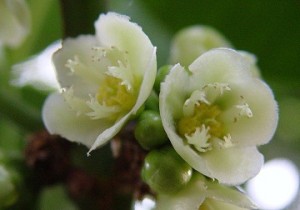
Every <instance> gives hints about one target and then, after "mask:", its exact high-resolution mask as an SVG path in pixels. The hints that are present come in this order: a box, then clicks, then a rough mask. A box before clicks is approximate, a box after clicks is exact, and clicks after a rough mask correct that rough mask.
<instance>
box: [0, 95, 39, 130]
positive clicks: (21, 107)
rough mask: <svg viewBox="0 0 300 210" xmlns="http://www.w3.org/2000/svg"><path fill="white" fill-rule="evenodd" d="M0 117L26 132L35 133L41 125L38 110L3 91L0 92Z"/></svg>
mask: <svg viewBox="0 0 300 210" xmlns="http://www.w3.org/2000/svg"><path fill="white" fill-rule="evenodd" d="M0 116H3V117H6V118H8V119H9V120H11V121H13V122H14V123H16V124H17V125H19V126H20V127H21V128H23V129H25V130H28V131H36V130H37V129H41V128H42V125H43V124H42V120H41V114H40V111H39V110H37V109H34V108H33V107H32V106H30V105H28V104H26V103H25V102H24V101H23V100H21V99H20V98H18V97H17V96H16V95H13V94H9V93H8V92H6V91H3V90H0Z"/></svg>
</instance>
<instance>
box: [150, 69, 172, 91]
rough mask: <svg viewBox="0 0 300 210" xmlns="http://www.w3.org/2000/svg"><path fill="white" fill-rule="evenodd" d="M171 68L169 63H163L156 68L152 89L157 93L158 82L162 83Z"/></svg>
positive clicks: (158, 88)
mask: <svg viewBox="0 0 300 210" xmlns="http://www.w3.org/2000/svg"><path fill="white" fill-rule="evenodd" d="M171 68H172V66H171V65H165V66H162V67H160V68H159V69H158V72H157V74H156V78H155V83H154V90H155V91H156V92H157V93H159V92H160V83H162V82H163V81H164V80H165V77H166V76H167V75H168V74H169V72H170V70H171Z"/></svg>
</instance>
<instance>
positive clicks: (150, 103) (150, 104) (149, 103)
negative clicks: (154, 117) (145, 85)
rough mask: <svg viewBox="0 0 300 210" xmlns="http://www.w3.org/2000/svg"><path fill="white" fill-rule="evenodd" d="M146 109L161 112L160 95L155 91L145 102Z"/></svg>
mask: <svg viewBox="0 0 300 210" xmlns="http://www.w3.org/2000/svg"><path fill="white" fill-rule="evenodd" d="M145 107H146V109H147V110H149V109H150V110H154V111H157V112H159V104H158V95H157V94H156V93H155V91H153V90H152V92H151V94H150V96H149V98H148V99H147V100H146V102H145Z"/></svg>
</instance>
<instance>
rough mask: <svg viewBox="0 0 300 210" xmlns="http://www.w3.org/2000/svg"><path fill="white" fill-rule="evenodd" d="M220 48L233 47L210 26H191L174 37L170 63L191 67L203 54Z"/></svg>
mask: <svg viewBox="0 0 300 210" xmlns="http://www.w3.org/2000/svg"><path fill="white" fill-rule="evenodd" d="M218 47H231V44H230V42H229V41H227V40H226V38H225V37H224V36H223V35H222V34H220V33H219V32H218V31H217V30H215V29H214V28H212V27H210V26H204V25H195V26H190V27H187V28H184V29H182V30H180V31H179V32H178V33H177V34H176V35H175V36H174V38H173V40H172V42H171V49H170V63H172V64H176V63H180V64H181V65H183V66H189V65H190V64H191V63H192V62H193V61H194V60H195V59H196V58H197V57H198V56H200V55H201V54H203V53H205V52H206V51H208V50H211V49H213V48H218Z"/></svg>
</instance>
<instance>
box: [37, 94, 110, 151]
mask: <svg viewBox="0 0 300 210" xmlns="http://www.w3.org/2000/svg"><path fill="white" fill-rule="evenodd" d="M42 116H43V121H44V124H45V126H46V128H47V130H48V131H49V132H50V133H51V134H59V135H61V136H62V137H64V138H66V139H68V140H70V141H74V142H78V143H81V144H84V145H86V146H88V147H90V146H92V144H93V143H94V141H95V139H96V138H97V136H98V135H99V133H101V132H103V131H104V130H105V129H107V128H109V127H110V126H111V124H109V123H108V122H105V121H100V120H91V119H90V118H89V117H87V116H85V115H80V116H78V115H76V112H75V111H73V110H71V109H70V107H69V106H68V105H67V103H65V101H64V99H63V97H62V96H61V95H59V94H58V93H53V94H51V95H50V96H49V97H48V98H47V100H46V102H45V104H44V107H43V113H42Z"/></svg>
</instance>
